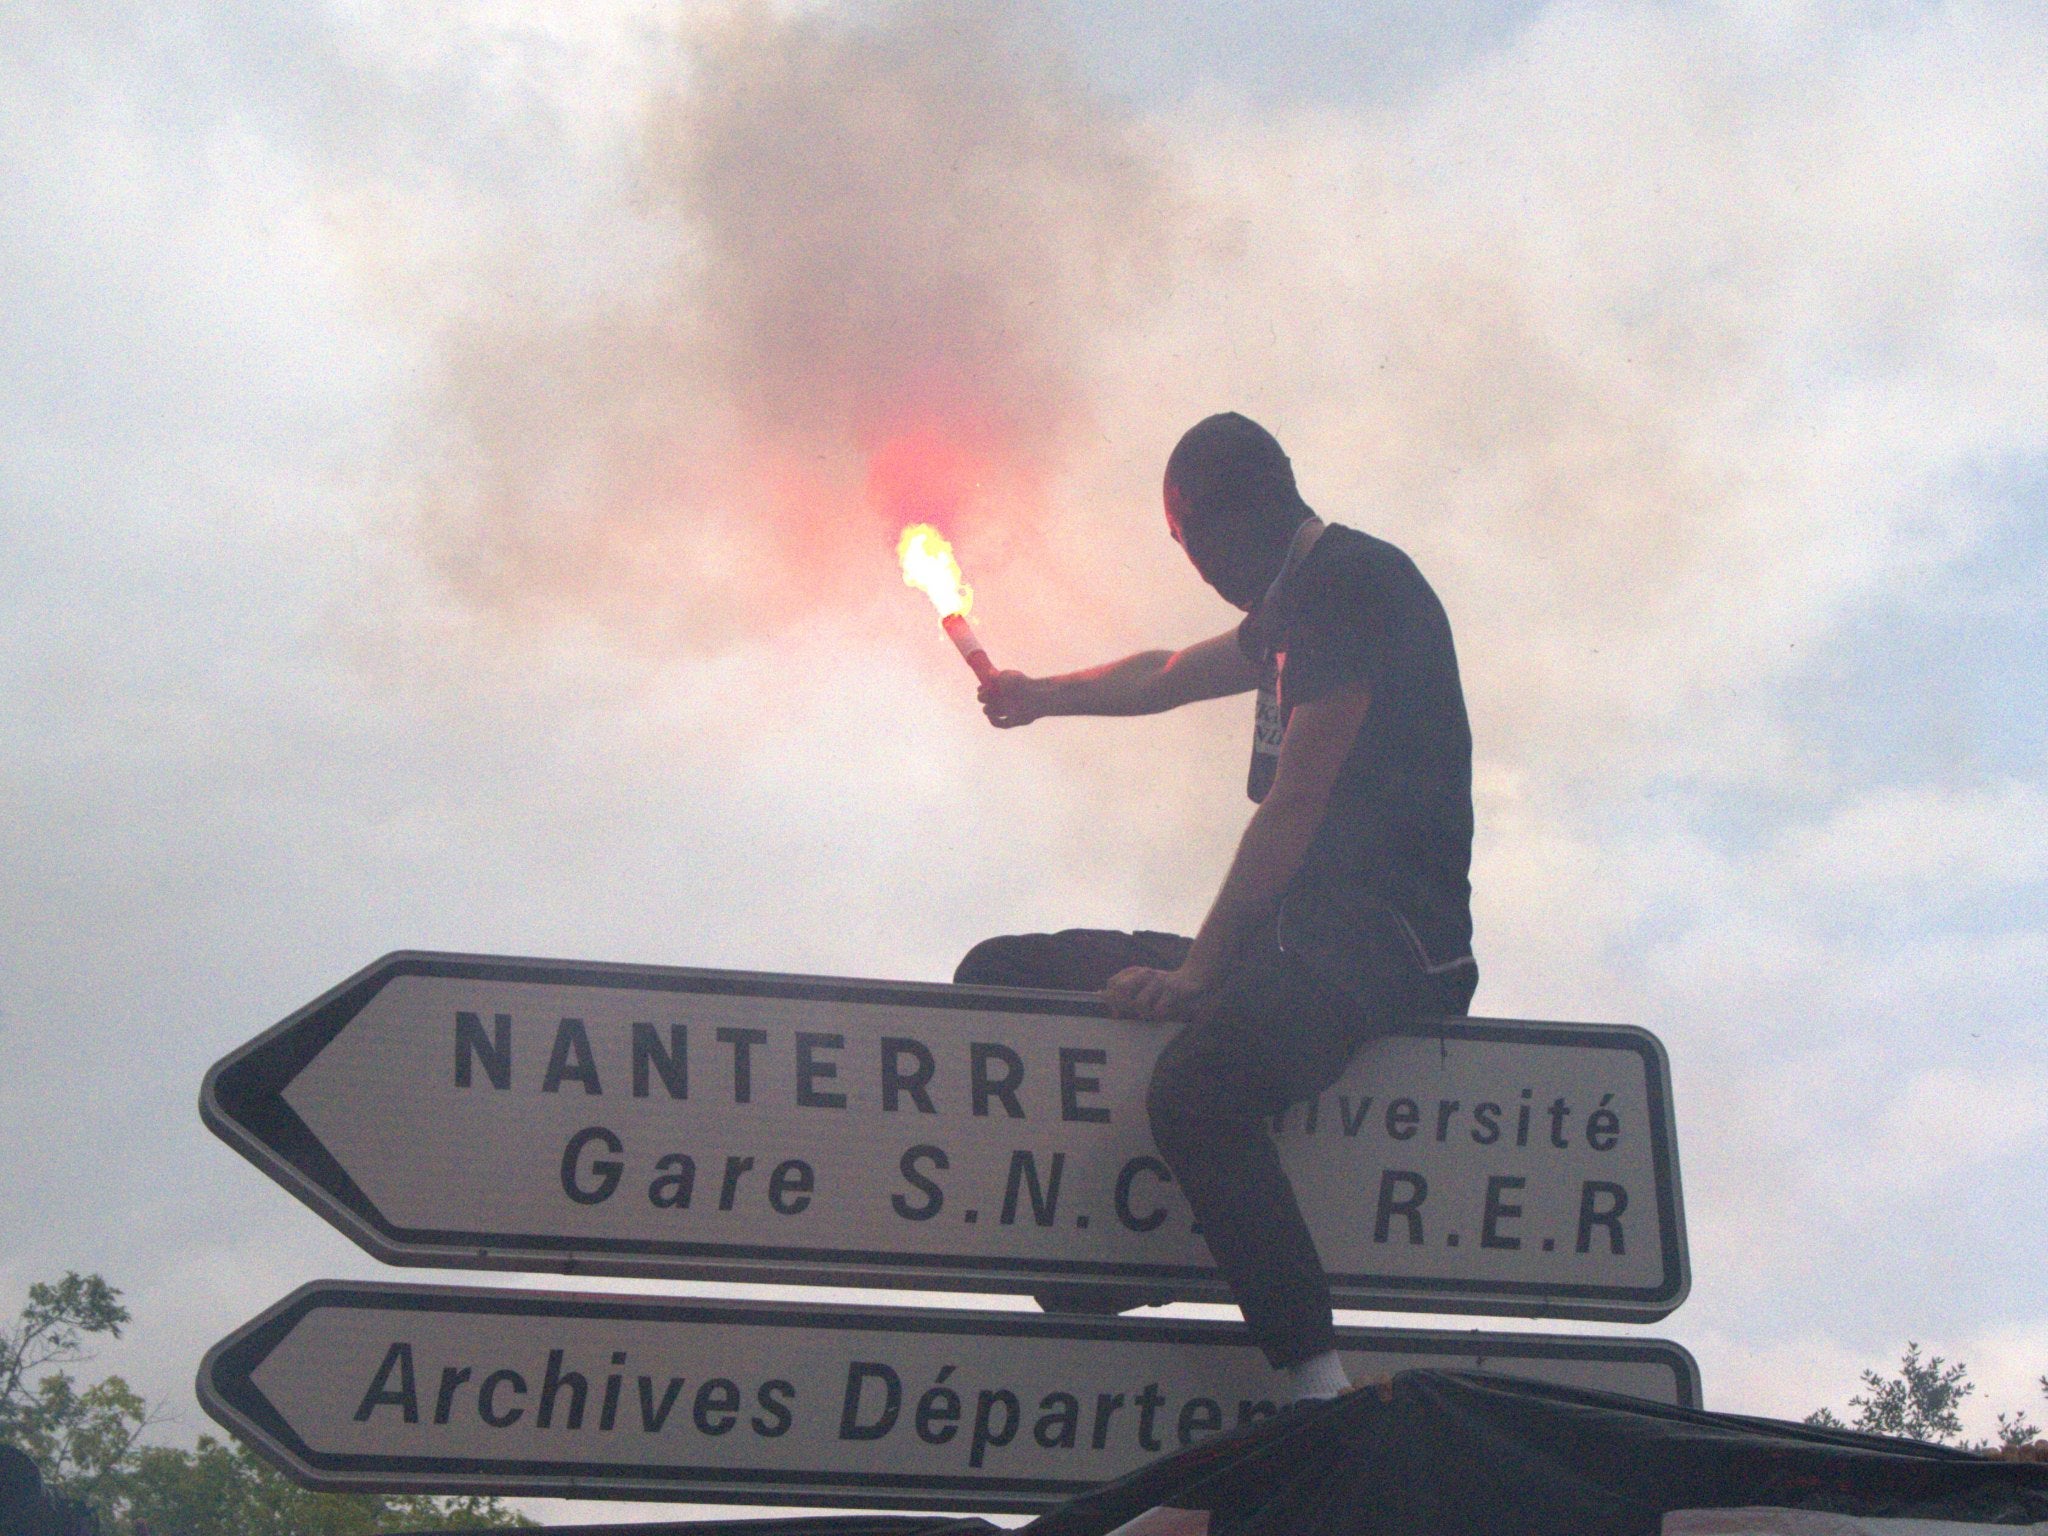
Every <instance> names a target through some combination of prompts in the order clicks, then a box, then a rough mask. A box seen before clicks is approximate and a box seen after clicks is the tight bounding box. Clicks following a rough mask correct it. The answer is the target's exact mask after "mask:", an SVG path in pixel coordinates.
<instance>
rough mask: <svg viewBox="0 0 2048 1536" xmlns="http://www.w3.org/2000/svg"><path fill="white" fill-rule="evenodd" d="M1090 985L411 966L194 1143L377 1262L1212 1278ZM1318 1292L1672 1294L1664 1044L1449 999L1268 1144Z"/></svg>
mask: <svg viewBox="0 0 2048 1536" xmlns="http://www.w3.org/2000/svg"><path fill="white" fill-rule="evenodd" d="M1170 1036H1171V1029H1170V1028H1168V1027H1162V1026H1158V1025H1151V1024H1140V1023H1133V1022H1129V1021H1125V1020H1118V1019H1111V1018H1108V1017H1106V1016H1105V1015H1104V1014H1103V1012H1102V1010H1101V1008H1100V1007H1099V1006H1098V1005H1097V1003H1096V1002H1095V1000H1094V999H1093V998H1092V997H1087V996H1082V995H1079V994H1074V993H1035V992H1019V991H1011V990H1007V989H1000V988H965V987H947V986H925V985H914V984H908V983H896V982H870V981H841V980H830V979H824V978H818V977H805V976H768V975H755V974H747V973H741V972H730V971H697V970H670V969H661V968H655V967H642V966H612V965H586V964H573V963H568V962H561V961H543V960H510V959H492V958H486V957H475V956H461V955H435V954H405V953H402V954H395V955H390V956H387V957H386V958H385V959H383V960H380V961H378V962H377V963H376V964H375V965H372V966H371V967H369V968H368V969H367V970H365V971H363V972H362V973H361V974H359V975H357V976H356V977H354V978H352V979H351V980H349V981H347V982H345V983H343V984H342V985H341V986H340V987H338V988H336V989H335V990H334V991H333V992H330V993H329V994H328V995H327V996H325V997H323V998H321V999H319V1000H318V1001H316V1002H314V1003H312V1004H310V1005H308V1006H307V1007H306V1008H304V1009H302V1010H301V1011H300V1012H298V1013H296V1014H294V1015H292V1016H291V1017H290V1018H288V1019H286V1020H285V1021H284V1022H283V1023H281V1024H279V1025H278V1026H277V1027H276V1028H275V1029H273V1030H271V1031H270V1032H269V1033H267V1034H265V1035H263V1036H262V1037H261V1038H259V1039H257V1040H255V1041H253V1042H251V1043H250V1044H249V1045H247V1046H245V1047H243V1048H242V1049H241V1050H239V1051H236V1052H235V1053H233V1054H232V1055H230V1056H229V1057H227V1058H226V1059H225V1060H224V1061H222V1062H221V1063H219V1064H218V1065H217V1066H215V1067H214V1069H213V1070H212V1072H210V1073H209V1074H208V1075H207V1079H206V1086H205V1089H204V1091H203V1093H202V1095H201V1104H200V1107H201V1112H202V1113H203V1115H204V1116H205V1119H206V1122H207V1124H208V1125H209V1126H211V1127H212V1128H213V1129H214V1130H215V1131H216V1132H217V1133H219V1134H220V1135H221V1136H222V1137H224V1138H225V1139H226V1140H227V1141H228V1142H229V1143H231V1144H232V1145H233V1146H235V1147H236V1148H237V1149H238V1150H239V1151H241V1152H242V1153H243V1154H244V1155H245V1156H247V1157H248V1158H249V1159H250V1160H251V1161H253V1162H255V1163H256V1164H257V1166H259V1167H261V1168H262V1169H264V1170H265V1171H266V1172H267V1173H269V1174H271V1175H272V1176H273V1177H274V1178H276V1179H278V1180H279V1181H280V1182H281V1183H283V1184H284V1185H285V1186H286V1187H287V1188H289V1189H291V1190H292V1191H294V1192H295V1193H296V1194H298V1195H299V1196H300V1198H302V1199H303V1200H305V1201H306V1202H307V1203H308V1204H309V1205H311V1206H312V1207H313V1208H314V1209H315V1210H317V1211H319V1212H320V1213H321V1214H322V1215H323V1216H325V1217H327V1219H328V1220H330V1221H332V1222H333V1223H334V1224H335V1225H336V1226H338V1227H340V1228H341V1230H342V1231H344V1232H346V1233H347V1234H348V1235H349V1236H350V1237H352V1238H354V1239H355V1240H356V1241H357V1242H359V1243H361V1244H362V1245H363V1246H364V1247H365V1248H367V1249H369V1251H370V1252H371V1253H373V1254H375V1255H376V1256H377V1257H379V1258H381V1259H384V1260H387V1261H389V1262H391V1263H397V1264H431V1265H445V1266H454V1267H460V1268H472V1269H473V1268H503V1269H521V1270H558V1271H561V1272H563V1273H570V1272H583V1273H607V1274H642V1275H665V1276H681V1277H697V1278H724V1279H741V1280H774V1281H784V1282H791V1283H823V1284H838V1285H882V1286H898V1287H913V1288H924V1289H966V1290H982V1291H1012V1292H1014V1291H1020V1290H1030V1289H1032V1288H1034V1287H1042V1286H1044V1285H1045V1284H1046V1283H1047V1282H1052V1281H1069V1282H1072V1281H1091V1280H1093V1281H1105V1282H1111V1281H1113V1282H1123V1283H1135V1284H1138V1285H1141V1286H1149V1287H1154V1288H1157V1289H1159V1290H1163V1291H1170V1292H1172V1293H1173V1294H1174V1295H1177V1296H1180V1297H1183V1298H1190V1299H1227V1292H1226V1291H1225V1289H1224V1287H1223V1284H1222V1281H1221V1279H1220V1277H1219V1276H1218V1275H1217V1273H1216V1271H1215V1269H1214V1267H1213V1265H1212V1263H1211V1261H1210V1258H1209V1253H1208V1249H1207V1247H1206V1246H1205V1245H1204V1243H1203V1241H1202V1239H1201V1236H1200V1233H1199V1232H1198V1231H1197V1230H1196V1229H1195V1226H1194V1223H1193V1220H1192V1217H1191V1216H1190V1214H1189V1211H1188V1208H1187V1206H1186V1205H1185V1203H1184V1202H1183V1201H1182V1200H1181V1199H1180V1197H1179V1193H1178V1191H1177V1190H1176V1188H1175V1187H1174V1183H1173V1178H1172V1175H1171V1174H1170V1173H1169V1172H1168V1170H1167V1167H1166V1165H1165V1163H1164V1162H1162V1161H1161V1160H1160V1158H1159V1156H1158V1153H1157V1150H1156V1149H1155V1148H1154V1146H1153V1144H1152V1141H1151V1138H1150V1134H1149V1132H1148V1130H1147V1126H1146V1116H1145V1108H1144V1103H1145V1085H1146V1083H1147V1081H1148V1079H1149V1077H1150V1074H1151V1070H1152V1063H1153V1059H1154V1057H1155V1056H1156V1055H1157V1053H1158V1051H1159V1049H1160V1047H1161V1046H1162V1045H1163V1044H1164V1043H1165V1041H1166V1040H1167V1039H1169V1038H1170ZM1277 1137H1278V1143H1279V1146H1280V1148H1281V1152H1282V1157H1283V1160H1284V1162H1285V1164H1286V1166H1287V1168H1288V1171H1289V1173H1290V1175H1291V1176H1292V1178H1293V1180H1294V1187H1295V1190H1296V1192H1297V1194H1298V1196H1299V1198H1300V1201H1301V1205H1302V1209H1303V1211H1304V1213H1305V1214H1306V1215H1307V1217H1308V1220H1309V1224H1310V1226H1311V1228H1312V1229H1313V1231H1314V1233H1315V1238H1316V1244H1317V1247H1318V1249H1319V1250H1320V1252H1321V1253H1322V1256H1323V1260H1324V1264H1325V1267H1326V1268H1327V1269H1328V1271H1329V1273H1330V1279H1331V1286H1332V1290H1333V1292H1334V1294H1335V1296H1336V1298H1337V1301H1338V1304H1339V1305H1350V1306H1364V1307H1372V1308H1376V1309H1381V1308H1392V1309H1409V1310H1423V1311H1432V1312H1491V1313H1511V1314H1520V1315H1525V1316H1555V1317H1596V1318H1612V1319H1620V1320H1627V1321H1645V1320H1649V1319H1654V1318H1658V1317H1662V1316H1664V1315H1665V1314H1666V1313H1668V1312H1670V1311H1671V1310H1672V1309H1673V1308H1675V1307H1676V1306H1677V1305H1678V1304H1679V1302H1680V1301H1682V1300H1683V1299H1684V1297H1685V1293H1686V1289H1687V1286H1688V1284H1689V1274H1688V1268H1687V1261H1686V1246H1685V1229H1684V1220H1683V1215H1682V1212H1681V1207H1680V1203H1679V1191H1678V1157H1677V1140H1676V1133H1675V1131H1674V1128H1673V1122H1672V1114H1671V1098H1670V1089H1669V1072H1668V1068H1667V1066H1666V1062H1665V1058H1664V1052H1663V1049H1662V1048H1661V1047H1660V1046H1659V1045H1658V1043H1657V1041H1656V1040H1655V1039H1654V1038H1653V1037H1652V1036H1650V1035H1649V1034H1647V1033H1645V1032H1644V1031H1642V1030H1639V1029H1632V1028H1626V1027H1621V1026H1609V1025H1581V1024H1540V1023H1521V1022H1514V1021H1507V1020H1497V1019H1459V1020H1446V1021H1442V1022H1440V1023H1435V1024H1429V1025H1418V1026H1417V1027H1416V1028H1415V1029H1414V1031H1413V1032H1412V1033H1409V1034H1405V1035H1401V1036H1396V1037H1394V1038H1391V1039H1387V1040H1382V1041H1379V1042H1376V1043H1375V1044H1372V1045H1369V1046H1367V1047H1365V1048H1364V1049H1363V1050H1361V1051H1360V1052H1359V1054H1358V1056H1357V1058H1356V1059H1355V1060H1354V1061H1353V1062H1352V1064H1351V1067H1350V1069H1349V1071H1348V1072H1347V1073H1346V1075H1345V1076H1344V1078H1343V1079H1342V1080H1341V1081H1339V1082H1338V1083H1337V1084H1336V1086H1335V1087H1334V1088H1333V1089H1332V1090H1331V1091H1330V1092H1328V1093H1325V1094H1323V1095H1321V1096H1320V1097H1319V1098H1317V1099H1315V1100H1314V1101H1312V1102H1309V1103H1306V1104H1303V1105H1298V1106H1296V1107H1295V1108H1294V1109H1292V1110H1290V1111H1289V1112H1288V1114H1287V1115H1286V1116H1285V1117H1284V1118H1283V1121H1282V1124H1281V1126H1280V1129H1279V1131H1278V1132H1277Z"/></svg>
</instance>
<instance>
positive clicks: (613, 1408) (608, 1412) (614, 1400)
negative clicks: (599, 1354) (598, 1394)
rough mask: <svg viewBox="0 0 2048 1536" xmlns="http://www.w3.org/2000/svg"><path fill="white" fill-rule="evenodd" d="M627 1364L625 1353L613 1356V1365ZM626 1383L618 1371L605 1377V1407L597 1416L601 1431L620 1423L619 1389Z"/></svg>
mask: <svg viewBox="0 0 2048 1536" xmlns="http://www.w3.org/2000/svg"><path fill="white" fill-rule="evenodd" d="M625 1363H626V1357H625V1355H624V1353H623V1352H620V1353H615V1354H614V1355H613V1356H612V1364H613V1365H624V1364H625ZM624 1382H625V1377H623V1376H621V1375H620V1374H619V1373H618V1372H617V1371H613V1372H612V1373H611V1375H609V1376H607V1377H605V1379H604V1407H602V1408H601V1409H599V1410H598V1414H597V1427H598V1428H599V1429H611V1428H613V1427H614V1426H615V1425H616V1424H617V1423H618V1422H619V1388H620V1386H621V1385H622V1384H623V1383H624Z"/></svg>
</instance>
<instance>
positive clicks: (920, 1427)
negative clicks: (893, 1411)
mask: <svg viewBox="0 0 2048 1536" xmlns="http://www.w3.org/2000/svg"><path fill="white" fill-rule="evenodd" d="M952 1374H953V1367H952V1366H950V1365H948V1366H945V1367H943V1368H942V1369H941V1370H940V1371H939V1380H940V1381H944V1380H945V1379H946V1378H947V1377H948V1376H950V1375H952ZM960 1411H961V1402H960V1394H959V1393H958V1392H955V1391H954V1390H953V1389H952V1388H951V1387H944V1386H940V1387H927V1388H925V1392H924V1396H922V1397H920V1398H919V1399H918V1400H917V1422H916V1426H915V1427H916V1429H917V1438H918V1439H920V1440H922V1441H923V1442H924V1443H925V1444H926V1445H944V1444H946V1443H947V1442H948V1441H949V1440H952V1439H954V1438H955V1437H956V1436H958V1435H959V1433H960Z"/></svg>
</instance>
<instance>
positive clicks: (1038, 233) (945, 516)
mask: <svg viewBox="0 0 2048 1536" xmlns="http://www.w3.org/2000/svg"><path fill="white" fill-rule="evenodd" d="M1051 35H1052V29H1051V28H1050V27H1049V25H1048V24H1047V20H1046V18H1045V17H1044V16H1043V15H1042V14H1041V13H1040V12H1039V11H1038V9H1037V8H1036V7H1033V6H1017V5H1006V4H996V3H993V0H916V3H911V4H906V5H899V6H892V7H888V8H885V9H880V10H877V11H875V12H872V13H870V14H868V15H866V16H864V17H857V18H848V17H845V16H831V15H825V14H818V13H806V14H794V15H790V14H781V13H778V12H775V11H771V10H770V9H768V8H767V7H765V6H757V5H748V6H742V7H739V8H736V9H733V10H731V11H729V12H726V13H724V14H722V15H721V16H719V17H717V18H715V19H713V20H711V21H708V22H699V23H695V24H693V25H692V26H691V28H690V30H689V31H688V33H687V34H686V36H685V37H684V38H683V39H682V41H681V43H680V46H679V48H678V50H677V51H676V53H675V54H674V55H672V61H671V67H670V68H669V70H668V71H667V74H668V78H665V79H659V80H657V82H656V84H655V88H654V89H653V91H652V92H651V93H650V97H651V99H650V103H649V106H648V109H647V112H646V115H645V121H644V124H643V126H642V127H641V129H640V131H639V132H638V134H637V148H636V151H635V158H636V161H637V164H636V167H635V177H634V179H635V181H636V183H637V189H638V193H639V197H640V202H641V210H640V211H641V214H642V217H643V218H644V220H646V221H647V227H648V228H649V229H650V230H651V239H652V241H653V242H654V244H655V245H656V247H657V249H658V255H657V258H656V260H655V263H654V265H655V268H656V270H655V273H654V275H653V276H652V277H651V278H648V279H646V280H643V281H642V282H640V283H638V284H637V285H635V286H634V287H633V288H632V289H631V290H630V291H621V290H620V287H618V286H609V287H601V288H600V290H599V292H598V295H597V296H596V297H595V298H593V297H591V296H589V295H588V294H587V293H586V294H579V293H576V292H565V291H563V286H562V285H561V284H560V283H559V282H557V283H555V284H553V285H552V286H551V285H550V284H549V282H548V281H546V280H545V279H543V278H542V277H541V276H540V275H539V271H538V267H539V264H535V266H534V268H533V269H529V270H527V271H525V272H523V273H521V274H520V276H519V277H518V278H517V279H516V280H515V281H512V282H510V283H508V284H507V285H506V286H505V288H504V289H503V290H501V291H496V292H493V293H492V295H491V302H490V303H488V304H484V305H477V306H473V307H471V308H470V309H468V310H467V311H466V312H465V313H463V314H461V315H460V316H458V317H457V318H455V319H453V320H451V321H450V322H449V323H447V324H446V325H445V327H444V329H443V333H442V342H441V345H440V360H441V369H440V396H441V398H440V402H439V405H440V409H439V410H438V411H437V412H436V413H435V420H436V421H437V423H438V425H439V427H440V429H441V433H442V436H441V440H440V442H439V444H438V454H437V457H436V460H435V463H436V472H435V473H434V474H433V475H432V476H431V478H430V481H429V487H428V490H427V493H426V495H425V497H424V498H423V505H422V515H421V517H420V521H419V528H420V532H421V534H422V536H423V538H424V541H425V545H426V548H427V549H428V551H429V553H430V555H431V557H432V560H433V563H434V565H435V567H436V568H437V569H438V570H439V571H440V573H441V574H442V575H443V577H444V578H446V579H447V580H448V581H449V582H450V583H451V584H452V585H453V586H454V588H455V589H456V591H457V592H459V593H460V594H461V595H462V596H463V597H464V598H465V599H466V600H467V601H468V602H469V603H472V604H474V605H477V606H478V607H480V608H482V609H483V610H485V611H487V612H489V613H492V614H495V615H497V616H500V617H502V618H507V619H510V620H513V621H515V622H524V621H530V620H535V619H539V620H548V619H553V620H566V621H570V622H573V623H579V624H583V623H590V622H596V623H598V624H600V625H602V626H604V627H606V628H608V629H611V630H614V631H616V632H617V634H618V635H620V636H621V637H623V638H625V639H627V640H629V641H631V642H634V643H638V644H643V645H648V646H653V647H657V648H661V649H670V648H685V649H690V650H715V649H718V648H720V647H722V646H724V645H726V644H729V643H731V642H733V641H734V640H736V639H739V638H742V637H748V636H752V635H756V634H758V633H760V632H761V631H762V630H764V629H772V628H774V627H776V626H777V625H780V624H786V623H789V622H792V621H794V620H796V619H798V618H800V617H802V616H804V615H806V614H815V613H816V612H817V611H818V610H819V609H820V607H821V606H824V605H831V604H834V603H838V602H840V601H842V600H852V601H866V600H870V599H872V597H873V596H874V594H875V593H876V592H877V591H879V590H883V583H885V582H886V581H888V580H890V579H891V578H890V577H889V575H888V573H889V571H890V569H891V567H890V560H891V554H892V551H893V546H894V540H895V535H896V532H897V531H898V529H900V527H901V526H902V525H903V524H904V523H907V522H911V521H926V522H935V523H938V524H939V525H940V526H941V527H942V528H944V529H946V530H947V531H948V532H949V533H951V534H954V535H955V536H956V537H958V536H962V535H964V540H965V541H964V543H963V550H965V551H966V552H967V553H968V555H969V558H970V560H971V559H972V558H973V553H974V551H975V549H976V547H977V543H976V541H977V535H980V536H981V537H982V541H983V542H982V546H981V547H983V548H984V549H986V550H989V551H991V552H993V551H994V550H996V549H998V548H1011V547H1014V546H1015V543H1016V541H1017V540H1018V539H1019V538H1022V539H1024V540H1025V541H1026V542H1028V541H1029V540H1030V539H1031V538H1032V537H1033V536H1034V529H1035V527H1036V521H1037V518H1038V515H1039V513H1040V511H1041V510H1042V508H1043V505H1044V496H1045V492H1046V487H1047V484H1048V480H1049V478H1050V477H1051V476H1052V475H1053V474H1054V473H1055V472H1056V471H1057V470H1058V468H1059V466H1060V464H1061V462H1062V459H1063V456H1064V455H1065V454H1066V453H1067V451H1068V449H1069V448H1070V446H1071V444H1072V442H1073V440H1074V438H1075V436H1076V434H1077V433H1078V432H1079V431H1080V430H1081V429H1082V428H1083V427H1084V426H1085V425H1086V423H1087V421H1088V414H1089V403H1088V391H1087V388H1086V383H1085V379H1084V378H1083V369H1082V364H1081V361H1080V360H1081V359H1082V358H1083V357H1084V355H1085V352H1086V348H1087V344H1088V342H1089V341H1090V339H1091V338H1093V337H1095V336H1097V335H1098V334H1100V333H1101V332H1102V331H1103V330H1104V329H1105V328H1108V327H1110V326H1113V325H1114V324H1116V323H1117V322H1118V320H1119V318H1120V317H1122V316H1124V315H1126V314H1128V313H1129V312H1130V311H1131V309H1132V307H1133V305H1134V303H1135V302H1136V296H1137V294H1138V293H1139V292H1140V290H1141V288H1142V281H1141V279H1142V277H1143V274H1144V273H1146V272H1147V271H1148V270H1150V269H1151V268H1152V267H1153V266H1154V265H1155V262H1156V258H1157V252H1158V251H1159V249H1160V246H1161V229H1162V226H1163V224H1164V223H1165V222H1166V221H1167V219H1168V217H1169V215H1168V212H1167V210H1168V207H1169V197H1168V194H1167V191H1166V187H1165V180H1164V176H1163V174H1162V172H1161V170H1160V168H1159V166H1158V165H1157V164H1156V162H1155V159H1154V157H1153V154H1152V152H1151V151H1150V150H1149V149H1148V148H1147V146H1146V145H1145V144H1144V143H1143V141H1142V139H1141V137H1140V136H1139V135H1138V134H1137V132H1136V131H1135V130H1134V128H1133V125H1132V124H1131V123H1130V122H1129V121H1127V120H1126V119H1125V118H1123V117H1121V116H1120V115H1118V114H1117V113H1116V112H1114V111H1112V110H1110V109H1109V108H1107V107H1106V106H1105V105H1104V104H1102V103H1101V102H1100V101H1098V100H1096V99H1094V98H1093V97H1091V95H1090V94H1089V93H1088V92H1087V91H1086V90H1085V89H1084V88H1083V86H1082V85H1081V83H1080V82H1078V81H1077V79H1076V78H1075V77H1074V76H1073V75H1072V74H1071V73H1070V71H1069V68H1068V66H1067V64H1066V63H1065V62H1064V61H1063V59H1062V56H1061V55H1060V54H1059V52H1058V51H1057V50H1056V49H1055V48H1054V47H1052V46H1051V45H1050V44H1049V43H1048V42H1047V41H1046V39H1047V38H1048V37H1049V36H1051Z"/></svg>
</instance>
